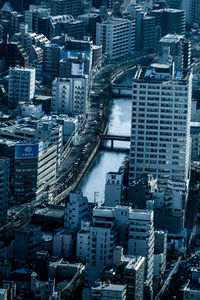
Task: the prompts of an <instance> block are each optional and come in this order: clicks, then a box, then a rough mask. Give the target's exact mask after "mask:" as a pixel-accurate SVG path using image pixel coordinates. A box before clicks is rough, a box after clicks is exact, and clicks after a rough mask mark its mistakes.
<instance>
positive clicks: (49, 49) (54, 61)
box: [43, 43, 61, 84]
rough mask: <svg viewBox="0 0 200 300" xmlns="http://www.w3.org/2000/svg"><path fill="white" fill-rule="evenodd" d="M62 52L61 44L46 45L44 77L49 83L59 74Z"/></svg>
mask: <svg viewBox="0 0 200 300" xmlns="http://www.w3.org/2000/svg"><path fill="white" fill-rule="evenodd" d="M60 52H61V46H60V45H58V44H52V43H51V44H50V45H46V46H45V47H44V63H43V72H44V73H43V78H44V80H45V82H47V83H49V84H50V83H52V81H53V80H54V78H55V77H57V76H58V75H59V60H60Z"/></svg>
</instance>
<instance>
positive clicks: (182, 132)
mask: <svg viewBox="0 0 200 300" xmlns="http://www.w3.org/2000/svg"><path fill="white" fill-rule="evenodd" d="M173 70H174V69H173V64H170V63H165V64H164V63H163V64H158V63H155V64H152V65H151V66H150V67H149V68H147V69H144V68H142V69H139V70H138V71H137V73H136V75H135V77H134V80H133V90H132V91H133V98H132V99H133V102H132V129H131V147H130V165H129V167H130V168H129V181H130V183H131V181H132V180H134V179H135V178H137V177H139V176H141V175H142V174H143V173H144V172H145V171H148V172H150V173H151V174H153V175H154V176H155V177H157V178H158V187H161V186H163V187H164V186H165V185H166V183H167V180H168V179H169V178H171V179H173V180H182V181H185V182H187V180H188V174H189V162H190V118H191V116H190V115H191V90H192V74H191V73H188V74H185V73H181V72H174V71H173Z"/></svg>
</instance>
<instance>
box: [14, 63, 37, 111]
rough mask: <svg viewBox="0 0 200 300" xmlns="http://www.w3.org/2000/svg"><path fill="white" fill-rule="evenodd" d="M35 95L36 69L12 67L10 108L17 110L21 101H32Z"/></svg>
mask: <svg viewBox="0 0 200 300" xmlns="http://www.w3.org/2000/svg"><path fill="white" fill-rule="evenodd" d="M34 93H35V68H20V67H13V68H12V67H10V69H9V82H8V106H9V107H10V108H16V107H17V105H18V103H19V101H25V102H27V101H30V100H31V99H33V97H34Z"/></svg>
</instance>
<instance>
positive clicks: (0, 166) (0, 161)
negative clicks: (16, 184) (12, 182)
mask: <svg viewBox="0 0 200 300" xmlns="http://www.w3.org/2000/svg"><path fill="white" fill-rule="evenodd" d="M9 177H10V159H9V158H3V157H0V195H1V197H0V224H3V223H5V222H6V220H7V210H8V199H9Z"/></svg>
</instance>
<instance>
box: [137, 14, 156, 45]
mask: <svg viewBox="0 0 200 300" xmlns="http://www.w3.org/2000/svg"><path fill="white" fill-rule="evenodd" d="M155 29H156V24H155V18H154V17H151V16H143V18H142V19H141V36H140V39H141V49H142V50H154V49H155Z"/></svg>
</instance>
